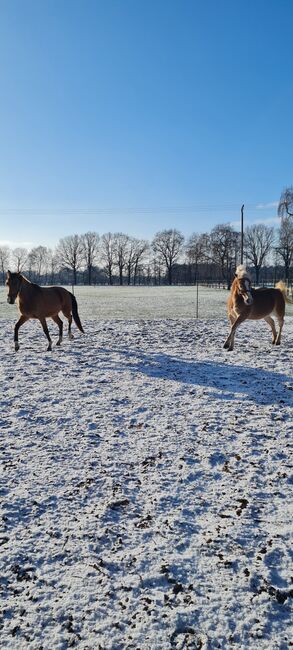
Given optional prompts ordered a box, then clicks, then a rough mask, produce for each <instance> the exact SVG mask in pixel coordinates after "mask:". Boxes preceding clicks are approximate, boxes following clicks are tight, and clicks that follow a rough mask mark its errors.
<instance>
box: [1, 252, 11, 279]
mask: <svg viewBox="0 0 293 650" xmlns="http://www.w3.org/2000/svg"><path fill="white" fill-rule="evenodd" d="M9 260H10V248H9V247H8V246H1V247H0V268H1V273H2V282H3V284H5V273H6V271H7V270H8V266H9Z"/></svg>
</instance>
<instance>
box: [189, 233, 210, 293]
mask: <svg viewBox="0 0 293 650" xmlns="http://www.w3.org/2000/svg"><path fill="white" fill-rule="evenodd" d="M208 247H209V236H208V235H207V234H206V233H204V234H200V235H199V234H198V233H195V232H194V233H193V234H192V235H191V236H190V237H189V239H188V241H187V244H186V247H185V249H186V255H187V259H188V262H189V264H190V266H191V267H193V268H194V271H195V278H194V281H195V282H196V281H197V274H198V265H199V264H200V263H201V262H204V260H206V259H207V257H208Z"/></svg>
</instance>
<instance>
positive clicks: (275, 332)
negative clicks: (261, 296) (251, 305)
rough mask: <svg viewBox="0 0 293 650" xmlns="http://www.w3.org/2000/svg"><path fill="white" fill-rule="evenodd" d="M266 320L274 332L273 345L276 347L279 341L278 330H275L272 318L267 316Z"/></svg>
mask: <svg viewBox="0 0 293 650" xmlns="http://www.w3.org/2000/svg"><path fill="white" fill-rule="evenodd" d="M264 320H265V321H266V323H268V325H269V326H270V328H271V330H272V334H273V338H272V344H273V345H274V343H276V339H277V330H276V328H275V323H274V320H273V319H272V318H271V317H270V316H266V317H265V318H264Z"/></svg>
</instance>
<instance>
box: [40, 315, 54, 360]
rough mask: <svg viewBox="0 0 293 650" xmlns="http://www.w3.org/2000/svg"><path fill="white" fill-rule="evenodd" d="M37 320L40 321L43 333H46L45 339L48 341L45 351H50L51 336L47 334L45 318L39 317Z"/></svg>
mask: <svg viewBox="0 0 293 650" xmlns="http://www.w3.org/2000/svg"><path fill="white" fill-rule="evenodd" d="M39 320H40V323H41V325H42V328H43V330H44V333H45V335H46V337H47V339H48V341H49V345H48V347H47V352H51V350H52V340H51V337H50V334H49V330H48V326H47V323H46V319H45V318H40V319H39Z"/></svg>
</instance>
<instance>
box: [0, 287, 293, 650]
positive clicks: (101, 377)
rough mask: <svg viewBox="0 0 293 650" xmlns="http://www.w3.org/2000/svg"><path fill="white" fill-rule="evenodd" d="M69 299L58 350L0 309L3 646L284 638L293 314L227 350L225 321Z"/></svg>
mask: <svg viewBox="0 0 293 650" xmlns="http://www.w3.org/2000/svg"><path fill="white" fill-rule="evenodd" d="M220 294H221V292H220ZM3 295H4V294H3ZM223 296H224V300H223V315H224V313H225V300H226V298H227V293H226V292H223ZM77 298H78V302H79V310H80V316H81V320H82V322H83V323H84V327H85V330H86V334H85V335H84V336H83V335H82V334H80V333H79V332H77V331H76V328H74V334H75V339H74V340H73V341H68V340H67V339H66V340H64V343H63V345H62V347H61V348H60V349H58V348H56V347H54V348H53V352H52V353H47V352H45V349H46V340H45V337H44V335H43V333H42V330H41V327H40V325H39V324H38V323H34V322H32V321H31V322H30V323H28V324H26V325H25V326H24V327H23V328H22V329H21V330H20V335H19V338H20V346H21V347H20V351H19V352H18V353H17V354H16V353H14V351H13V340H12V339H13V322H12V320H11V317H10V318H6V312H5V313H4V311H3V312H2V310H1V313H2V316H3V315H5V317H2V319H1V338H0V348H1V371H0V372H1V387H2V390H1V420H0V426H1V434H2V435H1V455H2V479H1V481H2V485H1V495H2V531H1V535H0V542H1V562H2V566H1V590H2V598H1V600H2V605H3V608H2V620H1V644H0V645H1V648H11V649H13V650H22V649H25V650H65V649H67V648H70V647H77V648H79V649H81V650H139V649H140V650H169V649H170V650H172V649H177V650H179V649H183V648H193V649H206V650H214V649H216V648H221V649H225V648H231V649H232V648H237V649H242V648H243V649H245V648H249V649H251V650H267V649H270V650H287V649H288V648H290V647H293V642H292V638H293V634H292V631H293V630H292V596H293V583H292V491H293V490H292V486H293V479H292V434H293V425H292V422H293V381H292V359H293V319H292V318H286V322H285V327H284V336H283V344H282V346H281V347H279V348H274V347H272V346H271V344H270V332H269V328H268V326H267V325H266V324H265V323H263V322H258V323H248V324H245V325H243V326H242V327H241V328H240V329H239V332H238V335H237V337H236V345H235V350H234V352H232V353H231V352H230V353H229V352H226V351H225V350H224V349H223V342H224V340H225V337H226V335H227V332H228V326H227V322H226V319H225V318H219V319H218V320H214V319H212V318H211V319H208V318H207V319H205V320H196V319H194V318H187V317H185V318H181V319H180V318H178V317H177V318H176V319H174V320H172V319H170V320H168V319H165V318H162V317H159V316H158V314H157V312H156V318H155V319H154V320H151V321H150V320H145V319H143V318H140V319H139V320H138V319H135V318H134V314H135V313H136V311H135V310H136V308H137V305H136V304H135V302H134V303H133V312H131V313H129V317H128V319H126V318H125V317H124V319H120V320H119V319H118V318H116V319H113V318H112V319H111V320H109V319H105V320H101V319H95V320H93V319H90V318H89V316H88V314H85V313H84V306H83V303H82V299H80V297H79V296H78V295H77ZM1 307H3V304H1ZM8 307H10V312H13V317H14V319H15V318H16V314H17V312H16V309H15V308H14V307H11V306H8ZM210 307H211V306H210ZM157 308H158V310H159V309H160V305H159V301H158V305H157ZM178 309H179V308H178ZM182 309H183V307H182ZM211 309H212V307H211ZM174 311H176V310H175V309H174ZM181 315H182V314H181ZM174 316H175V314H174ZM49 326H50V331H51V333H52V335H53V337H54V341H56V340H57V328H56V326H55V325H54V324H52V325H51V324H50V325H49Z"/></svg>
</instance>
